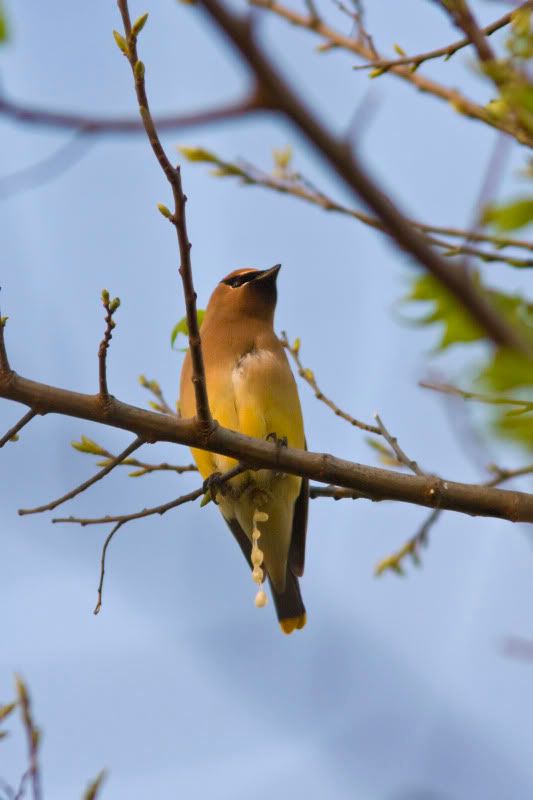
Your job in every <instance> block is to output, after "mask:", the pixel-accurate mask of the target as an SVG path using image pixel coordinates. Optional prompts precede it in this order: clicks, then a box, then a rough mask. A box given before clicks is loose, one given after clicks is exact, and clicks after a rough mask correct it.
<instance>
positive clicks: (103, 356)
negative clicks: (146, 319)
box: [98, 289, 120, 399]
mask: <svg viewBox="0 0 533 800" xmlns="http://www.w3.org/2000/svg"><path fill="white" fill-rule="evenodd" d="M102 304H103V306H104V308H105V311H106V316H105V323H106V328H105V333H104V338H103V339H102V341H101V342H100V346H99V348H98V374H99V386H100V397H101V398H103V399H107V397H108V396H109V392H108V389H107V363H106V362H107V351H108V349H109V342H110V341H111V338H112V336H113V328H114V327H115V325H116V323H115V320H114V319H113V314H114V313H115V311H116V310H117V309H118V307H119V306H120V300H119V299H118V297H115V299H114V300H111V299H110V297H109V292H108V291H107V289H104V290H103V292H102Z"/></svg>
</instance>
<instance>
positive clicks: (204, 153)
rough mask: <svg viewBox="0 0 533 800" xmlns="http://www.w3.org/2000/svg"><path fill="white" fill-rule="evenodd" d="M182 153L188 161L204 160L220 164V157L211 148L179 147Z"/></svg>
mask: <svg viewBox="0 0 533 800" xmlns="http://www.w3.org/2000/svg"><path fill="white" fill-rule="evenodd" d="M178 150H179V151H180V153H181V154H182V155H183V156H185V158H186V159H187V161H204V162H207V163H208V164H218V163H219V159H218V158H217V157H216V155H215V154H214V153H211V152H210V151H209V150H204V148H202V147H178Z"/></svg>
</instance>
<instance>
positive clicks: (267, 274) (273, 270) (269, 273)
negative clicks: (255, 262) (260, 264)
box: [255, 264, 281, 281]
mask: <svg viewBox="0 0 533 800" xmlns="http://www.w3.org/2000/svg"><path fill="white" fill-rule="evenodd" d="M280 269H281V264H276V266H274V267H270V269H265V270H264V271H263V272H262V273H261V275H258V276H257V278H256V279H255V280H256V281H264V280H268V279H269V278H270V279H271V280H272V281H275V280H276V278H277V277H278V272H279V271H280Z"/></svg>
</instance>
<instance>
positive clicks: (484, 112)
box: [250, 0, 533, 147]
mask: <svg viewBox="0 0 533 800" xmlns="http://www.w3.org/2000/svg"><path fill="white" fill-rule="evenodd" d="M250 3H251V5H253V6H256V7H258V8H263V9H265V10H266V11H269V12H271V13H272V14H275V15H276V16H278V17H281V18H282V19H285V20H286V21H287V22H289V23H290V24H291V25H295V26H297V27H299V28H302V29H304V30H307V31H310V32H311V33H313V34H315V36H321V37H322V38H323V39H325V41H326V46H327V48H328V49H330V48H338V49H341V50H346V51H347V52H351V53H355V54H356V55H358V56H360V57H361V58H364V59H365V61H370V62H372V61H374V60H376V59H377V58H379V54H377V53H376V52H375V51H374V50H372V48H370V47H369V46H368V44H366V43H365V42H364V41H361V40H360V39H356V38H354V37H352V36H346V35H344V34H343V33H340V32H339V31H337V30H336V29H335V28H332V27H331V26H330V25H328V24H326V23H325V22H322V21H321V20H319V21H316V20H314V19H313V18H312V17H311V16H309V15H305V14H299V13H298V12H296V11H293V10H292V9H290V8H287V7H286V6H284V5H283V4H282V3H279V2H277V1H276V0H250ZM387 72H388V74H390V75H395V76H396V77H398V78H401V79H402V80H404V81H407V82H409V83H411V84H412V85H413V86H414V87H415V88H417V89H418V90H419V91H421V92H423V93H424V94H430V95H433V96H434V97H438V98H440V99H441V100H443V101H444V102H445V103H448V104H449V105H450V106H451V107H452V108H453V109H455V111H457V112H458V113H460V114H462V115H463V116H465V117H469V118H470V119H476V120H479V121H480V122H484V123H485V124H486V125H490V126H491V127H493V128H497V129H498V130H501V131H504V132H505V133H507V134H509V136H512V137H514V138H515V139H516V140H517V141H518V142H520V143H521V144H525V145H527V146H528V147H531V146H533V139H532V138H531V136H530V135H529V134H528V133H527V132H525V131H523V130H522V129H521V128H519V127H518V126H517V125H516V124H514V123H513V122H512V120H508V119H505V120H503V119H500V118H498V117H497V116H496V115H495V114H491V113H490V111H489V110H488V109H486V108H484V107H483V106H480V105H478V104H477V103H474V102H473V101H472V100H470V99H469V98H467V97H465V96H464V95H463V94H461V93H460V92H459V91H457V90H456V89H449V88H448V87H447V86H443V85H442V84H441V83H437V82H436V81H433V80H431V79H429V78H427V77H426V76H425V75H420V74H418V73H415V72H413V70H412V68H411V67H409V66H398V67H391V69H390V70H387Z"/></svg>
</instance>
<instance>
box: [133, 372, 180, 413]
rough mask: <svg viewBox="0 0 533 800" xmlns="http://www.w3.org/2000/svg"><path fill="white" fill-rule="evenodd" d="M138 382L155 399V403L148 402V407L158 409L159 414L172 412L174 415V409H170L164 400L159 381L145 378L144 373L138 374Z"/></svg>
mask: <svg viewBox="0 0 533 800" xmlns="http://www.w3.org/2000/svg"><path fill="white" fill-rule="evenodd" d="M139 383H140V384H141V386H142V387H143V389H147V390H148V391H149V392H151V393H152V394H153V395H154V397H155V398H156V400H157V403H154V402H150V407H151V408H153V409H154V411H159V412H160V413H161V414H173V415H174V416H176V411H175V410H174V409H172V408H171V407H170V406H169V404H168V403H167V401H166V400H165V396H164V394H163V390H162V389H161V386H160V385H159V383H158V382H157V381H155V380H151V381H149V380H147V379H146V378H145V376H144V375H140V376H139Z"/></svg>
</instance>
